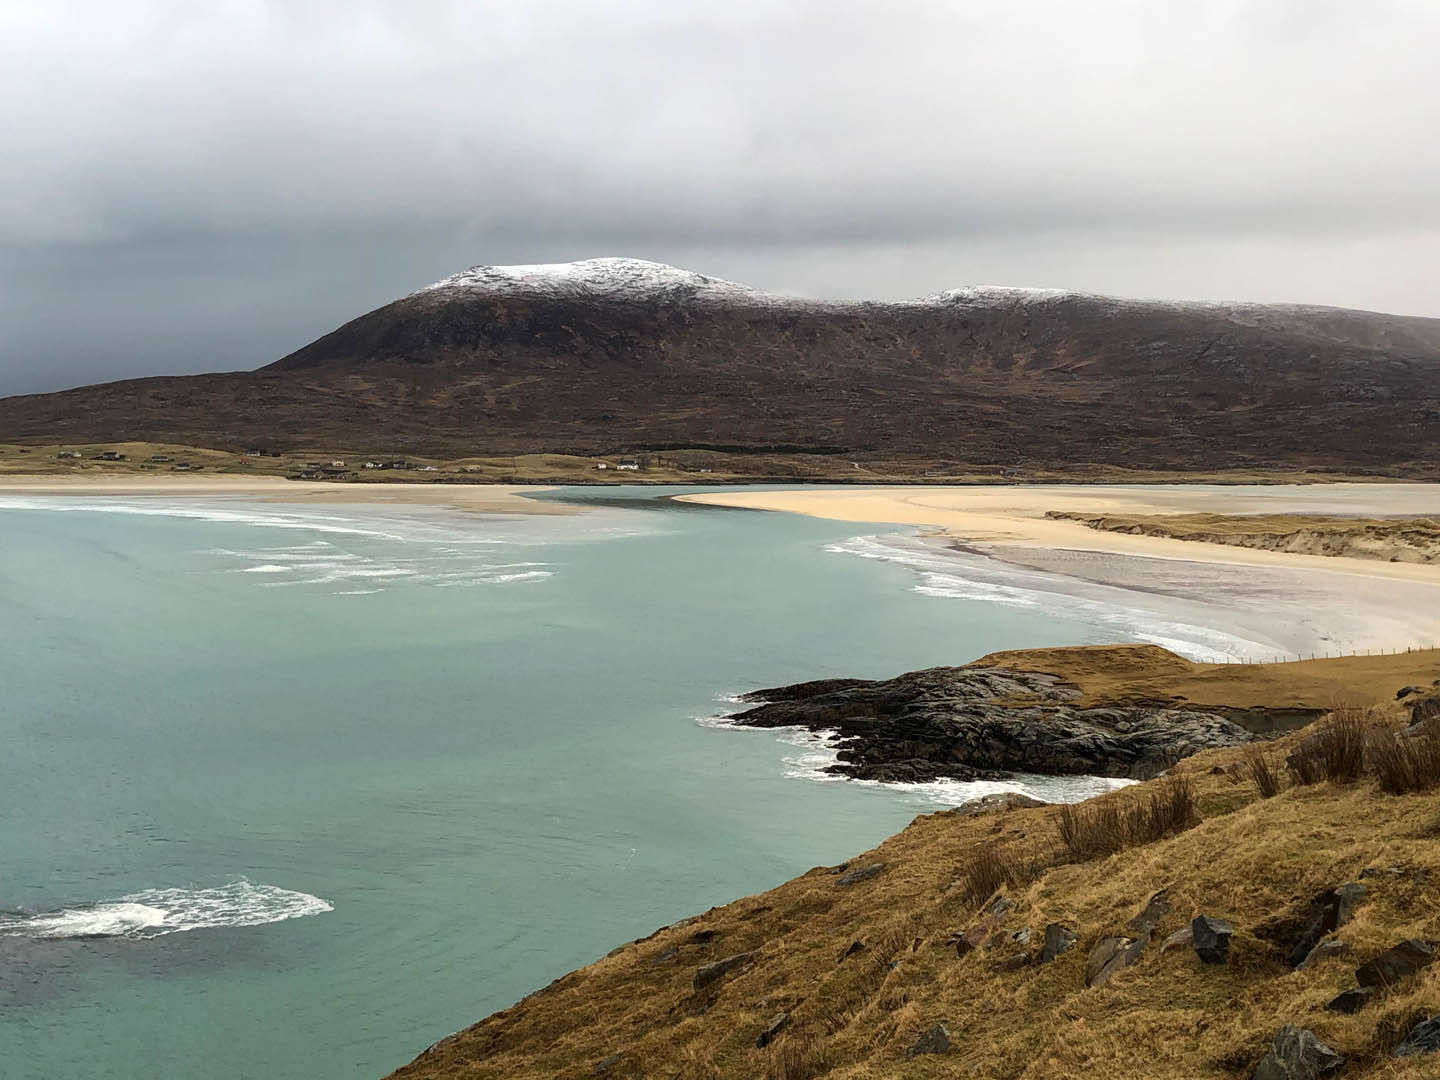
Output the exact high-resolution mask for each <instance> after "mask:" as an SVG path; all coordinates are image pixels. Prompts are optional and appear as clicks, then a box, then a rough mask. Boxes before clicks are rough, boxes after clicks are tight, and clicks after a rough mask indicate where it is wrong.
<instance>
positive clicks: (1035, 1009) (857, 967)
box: [394, 649, 1440, 1080]
mask: <svg viewBox="0 0 1440 1080" xmlns="http://www.w3.org/2000/svg"><path fill="white" fill-rule="evenodd" d="M1161 653H1162V651H1161V650H1149V651H1147V652H1146V653H1145V654H1143V655H1142V654H1138V653H1136V652H1135V651H1133V650H1111V651H1107V650H1093V649H1092V650H1054V651H1050V652H1044V653H1042V652H1031V653H1018V654H997V656H996V657H992V658H987V661H986V662H1004V663H1006V664H1008V665H1010V666H1012V667H1013V666H1018V665H1020V664H1022V663H1031V664H1035V665H1037V666H1041V665H1043V666H1045V667H1055V666H1063V667H1066V668H1067V675H1068V677H1072V678H1075V679H1076V680H1077V682H1078V683H1079V685H1080V686H1081V687H1082V689H1083V690H1084V691H1085V693H1086V695H1087V698H1090V699H1094V700H1107V699H1109V698H1110V696H1111V695H1112V694H1115V695H1118V697H1116V700H1129V699H1132V698H1133V695H1135V694H1137V693H1140V694H1143V695H1145V696H1147V697H1148V695H1149V692H1150V691H1149V689H1147V688H1149V687H1152V686H1154V685H1160V684H1163V683H1164V680H1165V679H1166V678H1168V677H1174V678H1175V679H1177V680H1178V683H1177V685H1178V686H1180V687H1182V688H1183V691H1184V693H1185V694H1188V695H1190V696H1191V697H1192V699H1193V700H1206V701H1211V702H1218V701H1221V700H1222V699H1223V701H1224V702H1226V703H1229V704H1232V705H1236V706H1245V705H1254V704H1260V703H1265V704H1273V705H1287V704H1301V703H1308V702H1313V701H1314V700H1316V699H1317V698H1319V697H1325V698H1327V699H1329V700H1331V701H1334V700H1336V697H1337V695H1336V694H1335V692H1334V688H1335V687H1336V686H1337V685H1341V684H1344V683H1345V682H1346V680H1347V679H1348V678H1350V677H1352V676H1353V682H1352V683H1351V686H1352V689H1353V695H1352V696H1354V697H1356V698H1357V699H1360V700H1365V701H1375V700H1378V698H1379V696H1381V695H1382V694H1383V697H1384V699H1386V706H1387V708H1388V709H1389V710H1393V711H1394V712H1395V715H1396V716H1397V717H1398V716H1399V712H1400V710H1401V709H1402V707H1403V704H1404V703H1401V704H1397V703H1396V702H1395V699H1394V693H1393V690H1392V689H1391V688H1392V687H1393V686H1394V684H1395V682H1396V680H1397V679H1406V680H1411V679H1417V678H1419V677H1421V676H1428V677H1427V678H1426V680H1425V682H1426V685H1427V687H1428V685H1429V682H1430V680H1431V679H1432V678H1434V677H1435V676H1440V655H1437V654H1436V653H1433V652H1431V653H1418V654H1413V655H1409V656H1407V655H1401V656H1398V657H1394V656H1392V657H1357V658H1354V659H1353V660H1331V661H1312V662H1306V663H1304V664H1294V665H1266V666H1264V667H1246V666H1240V665H1230V666H1229V670H1228V671H1225V670H1223V669H1224V666H1221V667H1214V666H1211V665H1193V664H1188V663H1187V662H1184V661H1179V660H1178V658H1175V657H1169V658H1168V659H1167V658H1166V656H1164V655H1160V654H1161ZM1137 659H1138V660H1139V661H1142V662H1140V663H1137V662H1136V661H1137ZM1145 669H1150V670H1151V672H1152V674H1151V676H1148V677H1147V675H1146V674H1145ZM1226 675H1228V676H1229V682H1228V689H1227V683H1226V681H1225V678H1224V676H1226ZM1152 679H1153V682H1152V681H1151V680H1152ZM1382 687H1383V688H1384V689H1383V691H1382ZM1422 693H1423V694H1425V695H1427V696H1431V697H1433V696H1435V692H1434V691H1429V690H1426V691H1422ZM1411 696H1412V697H1413V695H1411ZM1432 711H1435V712H1440V709H1434V710H1432ZM1375 720H1376V722H1380V721H1382V720H1383V715H1382V714H1377V716H1376V717H1375ZM1432 722H1437V721H1432ZM1311 734H1312V732H1311V730H1306V731H1300V732H1294V733H1291V734H1289V735H1287V736H1285V737H1283V738H1282V739H1281V740H1278V741H1277V742H1276V743H1273V744H1270V745H1269V748H1268V750H1267V751H1266V753H1267V757H1268V760H1269V761H1270V763H1271V764H1272V766H1274V767H1275V768H1277V769H1279V770H1281V771H1283V768H1284V766H1283V762H1284V757H1285V754H1286V753H1288V752H1292V751H1294V750H1295V749H1296V748H1297V746H1299V745H1300V744H1301V742H1302V741H1303V740H1305V739H1307V738H1309V737H1310V735H1311ZM1247 753H1248V751H1245V750H1243V749H1240V748H1235V747H1230V748H1225V749H1217V750H1211V751H1207V752H1205V753H1202V754H1199V755H1197V756H1195V757H1192V758H1189V759H1187V760H1185V761H1184V762H1182V763H1181V764H1180V765H1179V766H1177V767H1176V769H1175V770H1174V775H1176V776H1179V777H1181V778H1184V779H1186V780H1188V781H1189V783H1190V785H1191V787H1192V789H1193V791H1194V793H1195V807H1196V810H1197V815H1196V818H1195V819H1193V820H1194V824H1193V827H1190V828H1187V829H1185V830H1184V831H1180V832H1178V833H1175V834H1172V835H1169V836H1168V837H1166V838H1163V839H1159V840H1155V841H1152V842H1143V841H1142V842H1136V843H1134V844H1132V845H1131V846H1129V847H1126V848H1125V849H1124V850H1121V851H1119V852H1118V853H1116V854H1112V855H1108V856H1105V855H1101V856H1099V857H1088V858H1077V857H1075V856H1073V855H1068V856H1067V855H1066V854H1065V849H1064V847H1063V845H1062V844H1061V839H1060V834H1059V832H1058V818H1057V815H1058V811H1057V810H1056V809H1055V808H1052V807H1035V808H1024V807H1019V808H1016V807H1003V808H1000V809H996V810H989V811H984V812H979V813H967V812H965V811H964V810H963V809H962V810H960V811H948V812H942V813H937V814H932V815H928V816H925V817H921V818H918V819H917V820H916V821H915V822H914V823H913V824H912V825H910V826H909V827H908V828H907V829H905V830H904V831H903V832H901V833H900V834H898V835H897V836H895V837H892V838H891V839H890V840H888V841H886V842H885V843H883V844H881V845H880V846H879V847H878V848H876V849H874V850H873V851H870V852H867V853H865V854H864V855H861V856H858V857H857V858H855V859H852V860H851V861H850V862H849V863H848V864H846V865H844V866H841V867H817V868H815V869H814V870H811V871H810V872H808V873H806V874H804V875H802V876H800V877H798V878H796V879H794V880H792V881H790V882H788V883H786V884H784V885H782V886H780V887H779V888H776V889H773V890H771V891H770V892H767V893H763V894H760V895H757V896H751V897H746V898H744V899H741V900H737V901H735V902H734V903H731V904H727V905H725V906H723V907H718V908H713V909H711V910H710V911H708V912H706V913H705V914H703V915H700V916H698V917H696V918H692V919H685V920H682V921H681V922H678V923H676V924H674V925H673V926H669V927H665V928H662V929H661V930H659V931H657V932H656V933H655V934H653V935H651V936H650V937H648V938H645V939H643V940H640V941H637V942H634V943H632V944H629V945H626V946H623V947H621V948H619V949H616V950H615V951H614V952H612V953H611V954H610V955H608V956H607V957H605V958H603V959H601V960H600V961H598V962H597V963H595V964H593V965H591V966H590V967H587V968H584V969H581V970H579V971H576V972H572V973H571V974H569V975H566V976H564V977H563V978H561V979H558V980H556V981H555V982H554V983H552V984H551V985H550V986H548V987H546V988H545V989H544V990H541V991H539V992H538V993H535V994H533V995H531V996H530V997H527V998H526V999H524V1000H523V1001H521V1002H520V1003H518V1004H517V1005H515V1006H514V1007H512V1008H510V1009H507V1010H504V1011H503V1012H499V1013H496V1014H495V1015H494V1016H492V1017H490V1018H489V1019H487V1020H484V1021H482V1022H480V1023H479V1024H476V1025H475V1026H474V1027H471V1028H468V1029H466V1030H465V1031H462V1032H459V1033H457V1034H456V1035H454V1036H451V1037H448V1038H446V1039H443V1040H441V1041H440V1042H439V1043H437V1044H436V1045H435V1046H433V1047H431V1048H430V1049H428V1050H427V1051H425V1052H424V1053H422V1054H421V1055H420V1056H419V1057H418V1058H416V1060H415V1061H414V1062H412V1063H411V1064H410V1065H408V1066H406V1067H404V1068H402V1069H400V1070H399V1071H398V1072H396V1073H395V1074H394V1080H438V1078H442V1077H443V1078H447V1080H459V1078H486V1077H496V1078H499V1077H506V1078H513V1077H536V1078H540V1077H547V1078H550V1077H576V1078H580V1077H586V1076H594V1075H603V1076H606V1077H610V1078H619V1077H627V1078H633V1077H665V1078H672V1077H674V1078H681V1080H719V1078H730V1077H745V1078H752V1077H768V1078H772V1080H809V1078H814V1077H828V1078H833V1080H860V1078H865V1080H869V1078H876V1077H887V1078H888V1077H939V1076H960V1077H978V1078H985V1080H1020V1078H1024V1080H1079V1078H1081V1077H1086V1078H1090V1077H1124V1078H1126V1080H1182V1078H1183V1080H1200V1078H1215V1080H1221V1078H1234V1080H1239V1078H1243V1077H1249V1076H1250V1075H1251V1073H1252V1070H1253V1069H1254V1067H1255V1066H1256V1064H1257V1062H1259V1061H1260V1060H1261V1058H1262V1057H1263V1056H1264V1055H1265V1054H1266V1052H1267V1048H1268V1047H1269V1046H1270V1044H1271V1042H1272V1040H1273V1039H1274V1038H1275V1037H1276V1035H1277V1034H1278V1033H1279V1032H1280V1031H1281V1030H1282V1029H1283V1028H1285V1027H1286V1026H1287V1025H1295V1026H1297V1027H1299V1028H1302V1029H1306V1030H1310V1031H1313V1032H1314V1033H1315V1034H1316V1035H1317V1036H1318V1037H1319V1038H1321V1039H1322V1040H1323V1041H1324V1042H1325V1043H1326V1044H1328V1045H1329V1046H1331V1047H1333V1048H1334V1049H1335V1050H1336V1051H1337V1052H1338V1053H1340V1054H1343V1055H1344V1056H1346V1057H1347V1058H1348V1059H1349V1063H1348V1065H1347V1067H1346V1069H1345V1071H1344V1072H1343V1073H1341V1074H1338V1075H1343V1076H1347V1077H1348V1076H1357V1077H1359V1076H1384V1077H1390V1078H1401V1080H1419V1078H1420V1077H1428V1076H1433V1075H1435V1071H1434V1070H1436V1069H1437V1068H1440V1056H1437V1055H1435V1054H1430V1055H1425V1056H1418V1057H1410V1058H1395V1057H1393V1056H1392V1054H1393V1052H1394V1050H1395V1048H1396V1047H1397V1046H1398V1045H1399V1044H1400V1043H1401V1041H1402V1040H1403V1039H1404V1038H1405V1036H1406V1035H1407V1033H1409V1032H1410V1031H1411V1030H1412V1029H1413V1028H1414V1026H1415V1025H1416V1024H1418V1023H1420V1022H1421V1021H1424V1020H1426V1019H1427V1018H1430V1017H1433V1016H1436V1015H1437V1014H1440V964H1436V965H1433V966H1429V967H1426V968H1424V970H1422V971H1420V972H1419V973H1418V974H1415V975H1407V976H1403V977H1401V976H1398V975H1397V976H1395V977H1394V979H1393V985H1389V986H1388V987H1381V988H1380V989H1379V990H1378V991H1376V992H1374V993H1373V995H1372V997H1371V1000H1370V1001H1369V1002H1368V1003H1366V1004H1365V1005H1364V1006H1363V1007H1362V1008H1360V1009H1359V1011H1357V1012H1355V1013H1353V1014H1343V1013H1339V1012H1335V1011H1330V1010H1327V1008H1326V1005H1327V1003H1328V1002H1330V1001H1331V1000H1332V999H1334V998H1335V997H1336V996H1337V995H1339V994H1340V993H1341V992H1342V991H1345V990H1348V989H1350V988H1353V987H1355V986H1356V985H1357V982H1359V983H1364V982H1365V981H1366V979H1367V976H1365V975H1364V974H1357V969H1358V968H1359V967H1360V966H1361V965H1363V964H1365V963H1367V962H1368V961H1370V960H1372V959H1374V958H1375V957H1377V956H1379V955H1380V954H1382V953H1383V952H1384V951H1385V950H1387V949H1389V948H1390V947H1392V946H1394V945H1396V944H1397V943H1398V942H1401V941H1405V940H1408V939H1420V940H1421V941H1424V940H1429V941H1431V942H1432V943H1433V942H1434V940H1435V939H1437V938H1440V839H1437V838H1440V790H1431V791H1429V792H1426V793H1420V794H1407V795H1386V794H1383V793H1382V792H1381V791H1380V790H1379V788H1378V786H1377V782H1376V779H1375V776H1374V775H1373V773H1372V772H1369V771H1367V772H1366V773H1364V774H1363V775H1361V777H1360V778H1359V779H1358V780H1356V781H1354V782H1345V783H1340V782H1328V781H1322V782H1319V783H1314V784H1304V785H1301V784H1295V783H1292V784H1288V785H1286V786H1285V787H1284V788H1283V790H1281V791H1280V792H1279V794H1277V795H1275V796H1274V797H1270V798H1261V797H1260V793H1259V791H1258V789H1257V787H1256V785H1255V784H1254V783H1253V782H1252V781H1251V780H1250V779H1249V774H1248V771H1247V770H1248V767H1249V766H1248V762H1247V758H1246V754H1247ZM1175 783H1176V781H1175V780H1174V779H1169V778H1167V779H1161V780H1156V781H1150V782H1149V783H1147V784H1143V785H1137V786H1135V787H1131V788H1127V789H1125V790H1123V791H1120V792H1116V793H1114V794H1112V795H1109V796H1105V797H1103V798H1102V799H1101V800H1097V801H1095V802H1092V803H1091V804H1088V805H1090V806H1092V807H1093V806H1095V805H1097V804H1098V805H1100V806H1107V805H1118V806H1137V805H1143V804H1148V803H1149V801H1150V799H1151V797H1152V796H1153V795H1156V794H1163V793H1164V792H1165V790H1166V788H1165V785H1173V784H1175ZM987 856H988V857H989V858H988V859H987ZM987 862H989V863H996V862H998V864H999V866H1000V867H1001V868H1003V869H1008V870H1010V871H1012V872H1013V874H1014V880H1012V881H1010V882H1009V883H1000V884H999V885H998V888H996V887H994V883H993V882H991V881H988V880H986V878H985V875H984V874H983V873H977V872H976V868H977V867H981V868H983V867H984V866H985V865H986V864H987ZM977 882H978V883H979V884H978V885H977ZM1345 883H1354V884H1357V885H1362V886H1363V893H1361V892H1359V891H1357V890H1354V889H1353V888H1352V889H1350V890H1348V891H1347V895H1349V896H1351V897H1352V898H1354V897H1359V899H1358V900H1355V901H1354V903H1353V911H1352V910H1347V912H1346V915H1345V916H1344V917H1343V920H1342V922H1343V925H1340V926H1339V927H1338V928H1337V929H1335V930H1334V931H1333V933H1329V934H1328V935H1323V934H1322V935H1321V936H1322V937H1324V938H1325V939H1326V940H1329V941H1333V942H1337V943H1338V944H1331V945H1326V946H1325V947H1324V948H1323V949H1321V950H1320V953H1319V954H1317V955H1316V957H1315V958H1314V959H1312V960H1311V961H1310V962H1309V963H1308V964H1307V965H1306V966H1305V967H1303V968H1302V969H1299V970H1296V969H1295V968H1294V967H1293V965H1292V954H1293V953H1295V950H1296V949H1297V947H1298V946H1300V945H1301V943H1302V942H1308V941H1309V939H1308V938H1307V937H1306V933H1307V930H1308V929H1309V927H1310V926H1311V920H1312V918H1314V917H1316V915H1317V913H1318V912H1320V910H1321V908H1323V906H1324V904H1328V903H1329V902H1330V900H1329V896H1330V893H1331V891H1332V890H1335V889H1337V888H1338V887H1339V886H1341V885H1342V884H1345ZM1161 893H1163V894H1164V895H1163V896H1162V897H1160V899H1158V900H1157V899H1156V897H1157V894H1161ZM1322 901H1323V903H1322ZM1317 904H1319V905H1320V906H1319V907H1317ZM1197 915H1206V916H1210V917H1214V918H1218V919H1223V920H1225V921H1226V922H1228V924H1229V925H1230V927H1231V928H1233V937H1232V938H1231V940H1230V945H1229V953H1228V957H1227V959H1226V961H1225V962H1224V963H1218V964H1217V963H1207V962H1205V961H1203V960H1202V959H1201V957H1200V956H1199V955H1198V954H1197V951H1196V949H1195V948H1194V947H1193V946H1192V944H1191V943H1190V942H1185V941H1182V942H1181V943H1179V944H1176V945H1172V946H1170V947H1165V942H1166V941H1167V939H1170V938H1171V936H1172V935H1173V934H1175V933H1176V932H1177V931H1182V930H1184V929H1185V928H1186V927H1188V926H1190V925H1191V921H1192V918H1193V917H1194V916H1197ZM1327 925H1328V924H1327ZM1047 929H1048V930H1049V933H1048V934H1047ZM1062 929H1063V931H1064V932H1063V933H1062V932H1061V931H1062ZM1070 936H1073V942H1072V943H1071V944H1070V945H1069V947H1068V948H1067V949H1066V951H1063V952H1061V953H1060V954H1058V955H1053V956H1052V955H1048V954H1047V952H1046V944H1047V942H1049V943H1051V944H1052V950H1051V951H1052V952H1053V945H1063V944H1065V943H1066V942H1067V941H1068V940H1069V937H1070ZM1107 937H1119V938H1124V939H1125V940H1127V941H1130V942H1139V941H1142V940H1143V942H1144V944H1143V945H1142V946H1141V947H1139V948H1136V949H1134V950H1132V951H1131V952H1130V953H1129V958H1130V959H1131V960H1132V961H1133V962H1132V963H1131V964H1129V965H1128V966H1126V965H1124V964H1123V963H1121V964H1117V965H1116V966H1115V967H1114V968H1112V970H1111V971H1110V972H1109V973H1108V974H1107V975H1104V976H1101V977H1099V978H1094V979H1090V978H1089V975H1093V974H1094V970H1095V969H1094V966H1093V963H1092V958H1093V957H1094V956H1096V955H1097V953H1103V952H1104V949H1105V944H1104V939H1106V938H1107ZM1320 939H1321V938H1320V937H1317V938H1316V939H1315V940H1317V941H1318V940H1320ZM1423 947H1424V946H1421V948H1422V949H1423ZM1107 955H1108V954H1107ZM1300 955H1308V947H1305V948H1301V951H1300ZM1087 968H1089V969H1090V971H1089V975H1087ZM1087 981H1093V982H1094V983H1095V985H1090V986H1087ZM937 1026H939V1027H943V1028H944V1031H945V1036H944V1039H943V1040H941V1039H939V1038H938V1036H936V1035H935V1034H934V1032H935V1029H936V1028H937ZM921 1051H935V1052H921Z"/></svg>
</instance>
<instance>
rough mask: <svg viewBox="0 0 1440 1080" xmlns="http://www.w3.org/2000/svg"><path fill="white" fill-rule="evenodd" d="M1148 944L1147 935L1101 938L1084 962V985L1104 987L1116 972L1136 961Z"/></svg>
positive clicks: (1148, 938) (1148, 936)
mask: <svg viewBox="0 0 1440 1080" xmlns="http://www.w3.org/2000/svg"><path fill="white" fill-rule="evenodd" d="M1149 943H1150V935H1149V934H1146V935H1145V936H1144V937H1139V938H1128V937H1107V938H1101V939H1100V940H1099V942H1097V943H1096V945H1095V948H1093V949H1091V950H1090V957H1089V959H1087V960H1086V961H1085V985H1086V986H1104V985H1105V984H1106V983H1107V982H1109V981H1110V980H1111V979H1113V978H1114V977H1115V973H1116V972H1117V971H1119V970H1120V969H1121V968H1127V967H1129V966H1130V965H1131V964H1133V963H1134V962H1135V961H1136V960H1138V959H1139V958H1140V954H1141V953H1142V952H1143V951H1144V950H1145V946H1146V945H1148V944H1149Z"/></svg>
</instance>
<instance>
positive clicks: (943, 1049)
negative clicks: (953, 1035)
mask: <svg viewBox="0 0 1440 1080" xmlns="http://www.w3.org/2000/svg"><path fill="white" fill-rule="evenodd" d="M949 1052H950V1032H948V1031H946V1030H945V1025H944V1024H936V1025H935V1026H934V1027H933V1028H931V1029H930V1030H929V1031H927V1032H925V1034H924V1035H921V1036H920V1038H918V1039H916V1040H915V1041H914V1042H913V1043H911V1044H910V1049H908V1050H906V1051H905V1056H906V1057H907V1058H913V1057H918V1056H920V1055H921V1054H948V1053H949Z"/></svg>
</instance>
